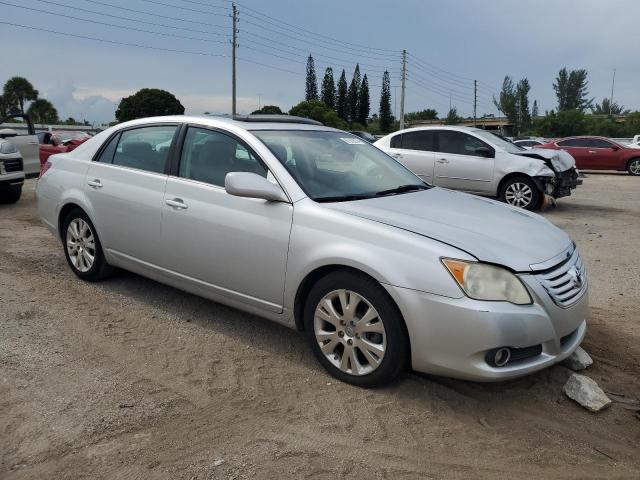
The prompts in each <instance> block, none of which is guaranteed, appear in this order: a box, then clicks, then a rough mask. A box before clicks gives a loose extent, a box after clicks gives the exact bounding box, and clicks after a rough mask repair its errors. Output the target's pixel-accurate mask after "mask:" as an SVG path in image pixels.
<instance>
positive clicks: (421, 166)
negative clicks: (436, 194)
mask: <svg viewBox="0 0 640 480" xmlns="http://www.w3.org/2000/svg"><path fill="white" fill-rule="evenodd" d="M434 138H435V135H434V132H433V130H416V131H409V132H406V133H402V134H400V135H396V136H395V137H393V138H392V139H391V156H392V157H394V158H395V159H397V160H398V161H399V162H400V163H402V164H403V165H404V166H405V167H407V168H408V169H409V170H411V171H412V172H413V173H415V174H416V175H418V176H419V177H420V178H422V179H423V180H424V181H425V182H427V183H428V184H430V185H433V162H434V159H435V154H434Z"/></svg>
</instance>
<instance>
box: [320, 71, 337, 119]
mask: <svg viewBox="0 0 640 480" xmlns="http://www.w3.org/2000/svg"><path fill="white" fill-rule="evenodd" d="M320 99H321V100H322V101H323V102H324V104H325V105H326V106H327V107H329V108H332V109H335V108H336V84H335V82H334V81H333V69H332V68H331V67H327V69H326V70H325V72H324V78H323V79H322V89H321V92H320Z"/></svg>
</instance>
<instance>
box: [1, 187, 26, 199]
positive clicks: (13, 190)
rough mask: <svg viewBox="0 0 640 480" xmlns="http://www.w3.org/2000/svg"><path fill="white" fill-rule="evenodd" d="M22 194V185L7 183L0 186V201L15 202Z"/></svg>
mask: <svg viewBox="0 0 640 480" xmlns="http://www.w3.org/2000/svg"><path fill="white" fill-rule="evenodd" d="M20 195H22V185H7V186H6V187H0V203H4V204H9V203H16V202H17V201H18V200H20Z"/></svg>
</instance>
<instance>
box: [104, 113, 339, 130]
mask: <svg viewBox="0 0 640 480" xmlns="http://www.w3.org/2000/svg"><path fill="white" fill-rule="evenodd" d="M294 118H295V117H294ZM174 122H178V123H197V124H200V125H206V126H210V127H218V128H225V127H232V128H234V129H242V130H247V131H254V130H321V131H335V132H339V131H341V130H337V129H335V128H331V127H326V126H324V125H315V124H308V123H296V121H295V120H294V121H292V122H285V121H282V118H281V116H278V119H277V121H273V122H271V121H267V120H266V119H265V121H262V120H261V121H243V120H241V119H233V118H230V117H222V116H220V117H215V116H210V115H170V116H163V117H147V118H139V119H136V120H131V121H129V122H124V123H121V124H118V125H117V126H116V127H118V128H124V127H133V126H135V125H142V124H144V125H148V124H151V123H174Z"/></svg>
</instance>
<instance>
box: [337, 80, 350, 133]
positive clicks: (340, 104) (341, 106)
mask: <svg viewBox="0 0 640 480" xmlns="http://www.w3.org/2000/svg"><path fill="white" fill-rule="evenodd" d="M347 90H348V87H347V76H346V75H345V73H344V69H343V70H342V75H340V80H338V98H337V99H336V113H337V114H338V116H339V117H340V118H341V119H343V120H345V121H347V120H348V119H349V105H348V102H347Z"/></svg>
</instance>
